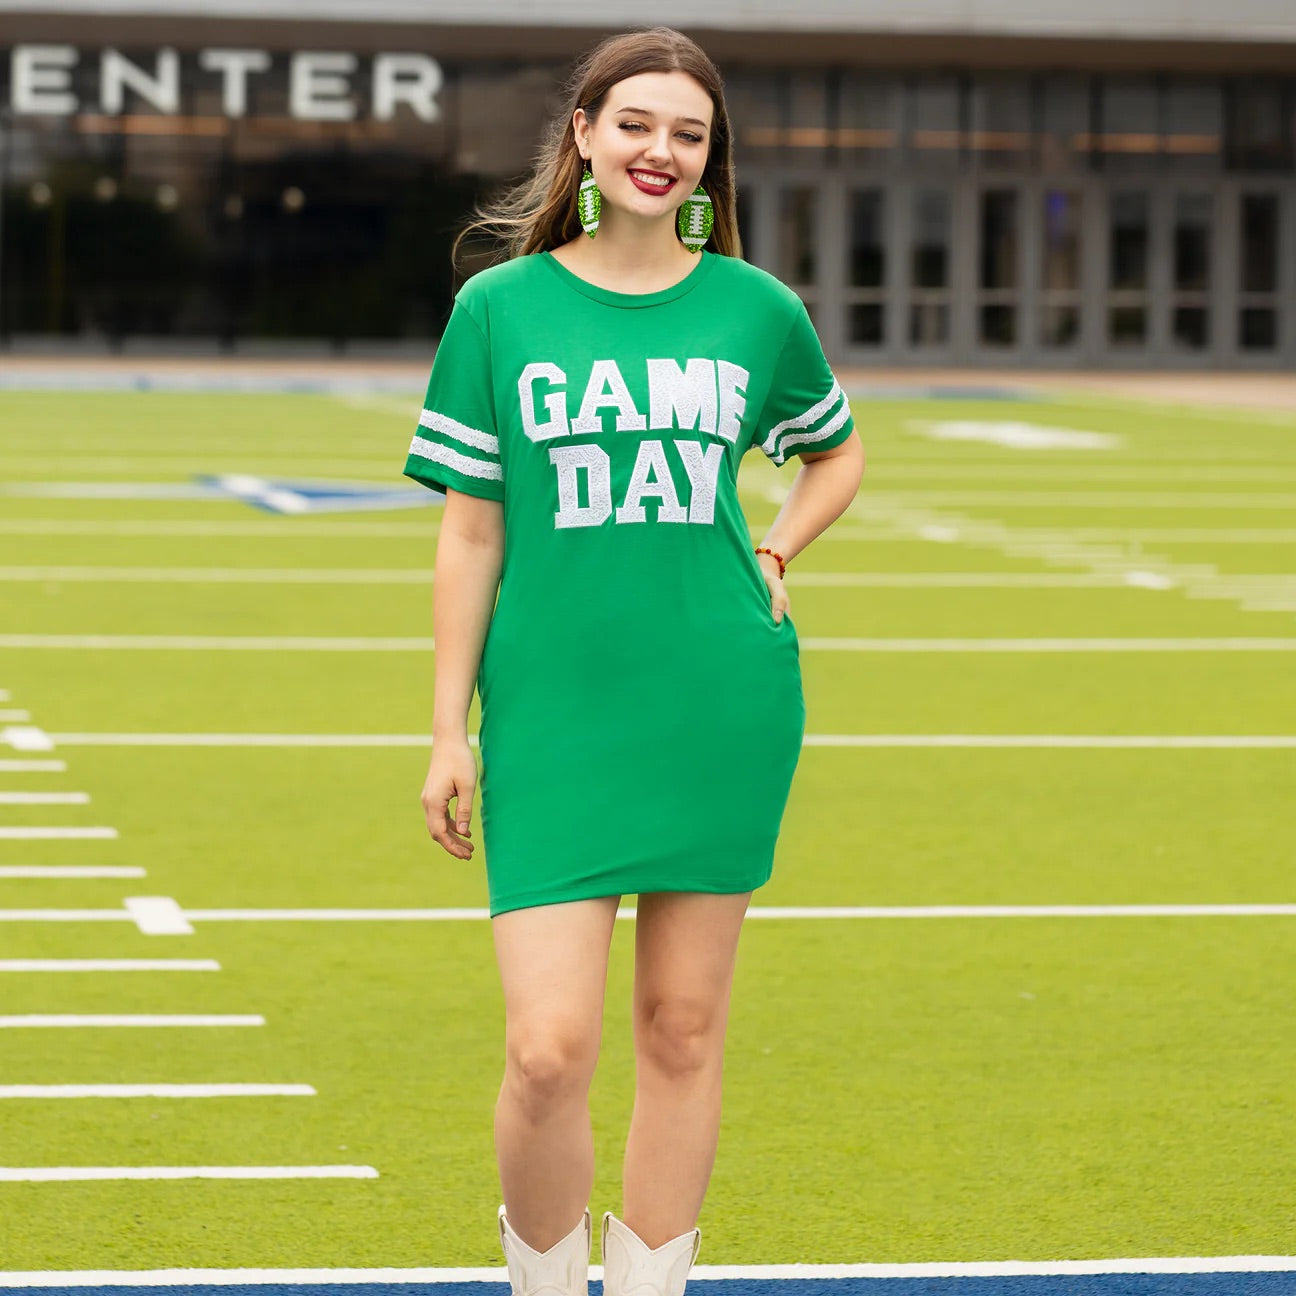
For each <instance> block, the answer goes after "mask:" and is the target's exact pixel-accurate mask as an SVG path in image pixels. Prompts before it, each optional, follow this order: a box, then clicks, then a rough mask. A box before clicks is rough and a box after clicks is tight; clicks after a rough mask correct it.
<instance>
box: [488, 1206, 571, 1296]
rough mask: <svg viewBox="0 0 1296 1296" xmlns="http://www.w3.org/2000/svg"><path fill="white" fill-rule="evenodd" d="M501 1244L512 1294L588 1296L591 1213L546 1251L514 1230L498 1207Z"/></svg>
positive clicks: (524, 1295) (514, 1295)
mask: <svg viewBox="0 0 1296 1296" xmlns="http://www.w3.org/2000/svg"><path fill="white" fill-rule="evenodd" d="M499 1230H500V1246H502V1247H503V1248H504V1259H505V1260H506V1261H507V1262H508V1276H509V1285H510V1286H511V1287H512V1288H513V1296H589V1282H588V1279H589V1258H590V1213H589V1211H588V1210H587V1211H586V1212H585V1214H584V1215H582V1216H581V1218H580V1222H579V1223H578V1224H577V1225H576V1227H575V1228H574V1229H572V1231H571V1232H570V1233H568V1234H567V1236H566V1237H565V1238H563V1239H562V1240H561V1241H558V1242H555V1243H554V1244H553V1246H551V1247H550V1248H549V1250H548V1251H545V1252H544V1253H543V1254H542V1253H541V1252H539V1251H536V1250H533V1249H532V1248H531V1247H529V1246H527V1244H526V1243H525V1242H523V1241H522V1239H521V1238H520V1237H518V1235H517V1234H516V1233H514V1232H513V1226H512V1225H511V1224H510V1223H509V1222H508V1217H507V1216H506V1215H505V1214H504V1207H503V1206H501V1207H500V1208H499Z"/></svg>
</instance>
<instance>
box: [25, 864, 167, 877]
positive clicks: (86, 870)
mask: <svg viewBox="0 0 1296 1296" xmlns="http://www.w3.org/2000/svg"><path fill="white" fill-rule="evenodd" d="M146 875H147V874H146V871H145V870H144V869H142V868H136V867H135V866H134V865H129V864H0V878H55V879H60V878H142V877H145V876H146Z"/></svg>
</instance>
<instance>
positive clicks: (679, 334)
mask: <svg viewBox="0 0 1296 1296" xmlns="http://www.w3.org/2000/svg"><path fill="white" fill-rule="evenodd" d="M852 428H853V422H852V418H851V412H850V406H849V404H848V402H847V400H846V397H845V395H844V394H843V392H842V390H841V388H840V386H839V385H838V384H837V382H836V380H835V379H834V377H833V374H832V371H831V369H830V368H829V366H828V363H827V361H826V359H825V358H824V354H823V349H822V347H821V346H820V344H819V339H818V338H817V337H816V335H815V331H814V328H813V326H812V325H811V322H810V319H809V316H808V315H807V314H806V310H805V307H804V306H803V304H802V302H801V299H800V298H799V297H798V296H797V295H796V294H795V293H794V292H792V291H791V290H790V289H789V288H787V287H785V286H784V285H783V284H782V283H780V282H779V281H778V280H777V279H775V278H774V277H773V276H772V275H769V274H766V273H765V272H764V271H763V270H759V269H757V268H756V267H754V266H751V265H748V264H747V263H746V262H745V261H741V260H738V259H736V258H733V257H726V256H720V255H718V254H716V253H712V252H708V251H706V250H703V251H702V252H701V253H700V254H699V257H698V262H697V265H696V266H695V267H694V268H693V269H692V270H691V271H690V272H689V274H688V275H687V276H686V277H685V278H684V279H682V280H681V281H680V282H679V283H677V284H675V285H673V286H672V287H670V288H666V289H663V290H662V291H660V292H653V293H620V292H612V291H610V290H608V289H605V288H599V287H596V286H595V285H593V284H591V283H588V282H586V281H585V280H583V279H581V278H579V277H578V276H577V275H575V274H573V273H572V272H571V271H570V270H568V269H567V268H566V267H565V266H563V265H561V264H560V263H559V262H558V261H557V260H556V259H555V258H554V257H553V256H552V255H550V254H549V253H548V252H541V253H536V254H533V255H528V256H524V257H518V258H515V259H514V260H511V261H508V262H505V263H503V264H501V265H497V266H494V267H492V268H491V269H489V270H485V271H482V272H481V273H479V274H477V275H475V276H474V277H473V278H472V279H470V280H469V281H468V282H467V283H465V284H464V286H463V287H462V288H461V289H460V291H459V294H458V296H457V297H456V299H455V305H454V310H453V313H452V314H451V317H450V321H449V323H448V324H447V326H446V331H445V334H444V336H443V337H442V339H441V343H440V345H439V347H438V348H437V352H436V355H435V358H434V361H433V365H432V373H431V378H430V380H429V383H428V389H427V399H426V401H425V402H424V409H423V413H422V415H421V416H420V418H419V427H418V431H417V433H416V435H415V437H414V440H413V444H412V445H411V447H410V452H409V458H408V460H407V462H406V466H405V472H406V474H407V475H408V476H410V477H412V478H414V479H415V480H417V481H420V482H423V483H424V484H426V485H428V486H431V487H434V488H445V487H450V488H452V489H454V490H457V491H463V492H465V493H467V494H469V495H476V496H481V497H484V498H486V499H493V500H500V501H502V502H503V506H504V559H503V568H502V571H501V576H500V587H499V595H498V599H497V602H496V606H495V610H494V613H493V616H492V618H491V622H490V627H489V629H488V631H487V635H486V641H485V644H484V646H483V650H482V660H481V670H480V673H479V675H478V680H477V685H478V690H479V693H480V696H481V736H480V742H481V759H482V780H481V823H482V837H483V841H484V847H485V856H486V872H487V880H488V885H489V893H490V912H491V915H492V916H494V915H497V914H501V913H506V912H508V911H510V910H513V909H521V908H526V907H529V906H533V905H542V904H554V903H561V902H566V901H572V900H583V899H589V898H591V897H594V896H607V895H625V894H636V895H637V894H641V893H643V892H651V891H705V892H718V893H733V892H743V891H750V890H754V889H755V888H756V887H758V886H760V885H762V884H763V883H764V882H766V881H767V880H768V879H769V876H770V872H771V870H772V868H773V859H774V845H775V841H776V838H777V836H778V831H779V824H780V821H781V819H782V816H783V811H784V808H785V807H786V805H787V799H788V793H789V790H790V787H791V782H792V775H793V771H794V770H795V768H796V763H797V758H798V757H799V755H800V751H801V740H802V736H803V732H804V726H805V703H804V699H803V697H802V691H801V673H800V664H799V660H798V653H797V636H796V629H795V627H794V626H793V624H792V620H791V618H790V617H784V618H783V620H782V622H781V623H779V624H775V621H774V618H773V615H772V613H771V612H770V600H769V592H768V590H767V588H766V586H765V582H764V580H763V579H762V577H761V574H760V569H759V567H758V565H757V561H756V557H755V555H754V553H753V541H752V539H751V535H750V532H749V528H748V524H747V521H746V518H745V517H744V516H743V512H742V509H741V508H740V506H739V503H738V490H737V475H738V462H739V460H740V459H741V457H742V456H743V454H744V453H746V451H747V450H749V449H751V448H755V447H758V448H759V449H760V450H761V451H762V452H763V453H764V454H766V455H767V456H768V457H769V458H770V459H771V460H772V461H773V462H774V463H775V464H780V465H781V464H783V463H784V462H786V460H787V459H788V457H789V456H792V455H795V454H797V453H798V452H799V451H802V450H806V451H818V450H827V449H829V448H831V447H833V446H836V445H839V444H840V443H841V442H842V441H844V440H845V439H846V438H847V437H848V436H849V435H850V433H851V431H852ZM442 633H444V630H442Z"/></svg>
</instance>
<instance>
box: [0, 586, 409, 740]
mask: <svg viewBox="0 0 1296 1296" xmlns="http://www.w3.org/2000/svg"><path fill="white" fill-rule="evenodd" d="M0 581H8V582H24V581H33V582H37V581H39V582H46V581H49V582H55V583H60V582H61V583H73V584H75V583H81V582H88V583H92V584H95V585H100V584H104V583H114V584H115V583H122V584H136V583H138V584H193V585H202V584H213V585H428V584H431V581H432V571H431V569H430V568H429V569H426V570H421V569H417V568H406V567H378V568H373V567H320V568H309V567H0ZM16 718H21V719H24V720H25V719H27V715H26V713H25V712H24V713H23V714H22V716H21V717H18V716H12V717H9V716H6V715H5V713H4V712H3V711H0V720H3V719H16Z"/></svg>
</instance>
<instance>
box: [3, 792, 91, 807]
mask: <svg viewBox="0 0 1296 1296" xmlns="http://www.w3.org/2000/svg"><path fill="white" fill-rule="evenodd" d="M89 804H90V793H89V792H0V806H20V805H33V806H34V805H39V806H50V805H89Z"/></svg>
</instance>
